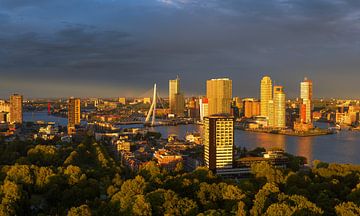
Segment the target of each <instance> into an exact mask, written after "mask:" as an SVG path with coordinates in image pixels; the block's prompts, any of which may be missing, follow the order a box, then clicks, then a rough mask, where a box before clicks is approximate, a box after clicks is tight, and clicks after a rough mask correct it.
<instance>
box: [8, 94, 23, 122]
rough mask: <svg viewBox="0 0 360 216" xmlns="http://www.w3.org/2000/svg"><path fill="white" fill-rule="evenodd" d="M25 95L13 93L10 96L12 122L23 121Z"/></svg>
mask: <svg viewBox="0 0 360 216" xmlns="http://www.w3.org/2000/svg"><path fill="white" fill-rule="evenodd" d="M22 103H23V96H22V95H18V94H13V95H11V96H10V123H19V124H22V122H23V104H22Z"/></svg>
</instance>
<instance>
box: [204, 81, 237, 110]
mask: <svg viewBox="0 0 360 216" xmlns="http://www.w3.org/2000/svg"><path fill="white" fill-rule="evenodd" d="M206 97H207V98H208V104H209V105H208V106H209V110H208V115H209V116H210V115H215V114H230V113H231V102H232V80H230V79H228V78H221V79H211V80H207V81H206Z"/></svg>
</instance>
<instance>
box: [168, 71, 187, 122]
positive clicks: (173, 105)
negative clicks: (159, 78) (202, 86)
mask: <svg viewBox="0 0 360 216" xmlns="http://www.w3.org/2000/svg"><path fill="white" fill-rule="evenodd" d="M169 107H170V113H172V114H176V115H178V116H183V114H184V110H185V99H184V95H183V94H182V93H181V92H180V79H179V77H176V79H174V80H169Z"/></svg>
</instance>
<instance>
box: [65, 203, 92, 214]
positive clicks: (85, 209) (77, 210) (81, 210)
mask: <svg viewBox="0 0 360 216" xmlns="http://www.w3.org/2000/svg"><path fill="white" fill-rule="evenodd" d="M67 215H68V216H91V209H90V207H89V206H88V205H81V206H79V207H72V208H71V209H70V210H69V212H68V214H67Z"/></svg>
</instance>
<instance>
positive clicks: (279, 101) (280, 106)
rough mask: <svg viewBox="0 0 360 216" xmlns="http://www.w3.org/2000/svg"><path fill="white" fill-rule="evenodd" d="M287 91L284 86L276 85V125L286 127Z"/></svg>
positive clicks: (276, 126)
mask: <svg viewBox="0 0 360 216" xmlns="http://www.w3.org/2000/svg"><path fill="white" fill-rule="evenodd" d="M285 100H286V97H285V92H284V88H283V87H282V86H274V127H275V128H285V127H286V114H285V111H286V107H285V105H286V104H285Z"/></svg>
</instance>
